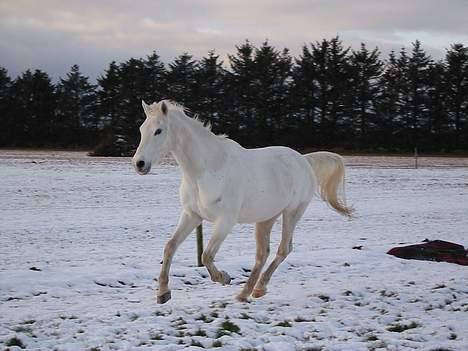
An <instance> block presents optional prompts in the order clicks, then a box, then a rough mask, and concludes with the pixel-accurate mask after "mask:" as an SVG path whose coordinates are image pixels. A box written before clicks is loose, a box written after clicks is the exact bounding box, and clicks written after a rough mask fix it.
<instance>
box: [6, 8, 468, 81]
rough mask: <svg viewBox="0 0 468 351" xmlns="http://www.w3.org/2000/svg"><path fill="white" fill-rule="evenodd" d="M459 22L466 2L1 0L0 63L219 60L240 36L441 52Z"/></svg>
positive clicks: (51, 65)
mask: <svg viewBox="0 0 468 351" xmlns="http://www.w3.org/2000/svg"><path fill="white" fill-rule="evenodd" d="M467 23H468V0H285V1H275V0H271V1H267V0H260V1H255V0H250V1H244V0H226V1H224V0H192V1H190V0H167V1H157V0H140V1H137V0H131V1H124V0H103V1H100V0H75V1H67V0H29V1H28V0H0V55H1V56H0V57H1V61H0V66H3V67H5V68H6V69H8V71H9V74H10V76H12V77H15V76H16V75H17V74H19V73H21V72H23V71H24V70H26V69H27V68H40V69H42V70H45V71H46V72H48V73H49V74H50V75H51V76H52V77H53V78H54V79H57V77H58V76H64V75H65V73H66V72H67V71H68V70H69V68H70V66H71V65H72V64H74V63H77V64H79V65H80V67H81V71H82V72H83V73H84V74H86V75H89V76H91V77H92V78H95V77H96V76H98V75H99V74H100V73H102V72H103V71H104V69H105V68H106V67H107V66H108V64H109V62H111V61H112V60H115V61H117V62H122V61H124V60H126V59H128V58H130V57H144V56H146V55H148V54H150V53H151V52H152V51H153V50H155V51H156V52H157V53H158V54H159V55H160V56H161V58H162V60H163V61H164V62H166V63H167V62H170V61H171V60H172V59H173V58H174V57H175V56H177V55H179V54H181V53H183V52H188V53H190V54H193V55H195V57H196V58H199V57H202V56H204V55H206V54H207V52H208V51H209V50H212V49H214V50H216V52H217V53H218V54H220V55H221V56H222V57H224V58H225V57H226V54H227V53H235V45H238V44H241V43H242V42H243V41H244V40H245V39H249V40H250V41H251V42H252V43H254V44H255V45H259V44H261V43H262V42H263V41H264V40H265V39H268V40H269V42H270V43H271V44H272V45H274V46H275V47H277V48H278V49H282V48H284V47H287V48H289V49H290V50H291V52H292V54H293V55H296V54H298V53H299V52H300V49H301V47H302V45H304V44H305V43H310V42H315V41H316V40H321V39H322V38H331V37H333V36H335V35H340V37H341V38H342V39H343V41H344V44H345V45H346V46H351V47H353V48H355V49H358V48H359V45H360V43H361V42H364V43H366V44H367V45H368V46H369V47H374V46H378V47H379V49H380V50H381V51H382V52H383V53H384V54H385V56H386V54H387V53H388V52H389V50H391V49H395V50H399V49H400V48H401V47H402V46H406V47H408V48H409V47H410V46H411V42H413V41H414V40H415V39H419V40H421V42H422V45H423V48H424V49H426V51H427V52H428V53H429V54H431V55H432V56H433V57H434V58H441V57H443V55H444V53H445V49H446V48H448V47H449V46H450V44H451V43H455V42H461V43H463V44H465V45H468V25H467ZM385 56H384V57H385Z"/></svg>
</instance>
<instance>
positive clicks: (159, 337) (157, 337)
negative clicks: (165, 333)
mask: <svg viewBox="0 0 468 351" xmlns="http://www.w3.org/2000/svg"><path fill="white" fill-rule="evenodd" d="M149 337H150V339H151V340H162V339H163V337H162V335H161V334H160V333H155V332H151V333H150V336H149Z"/></svg>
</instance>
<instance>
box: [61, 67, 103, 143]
mask: <svg viewBox="0 0 468 351" xmlns="http://www.w3.org/2000/svg"><path fill="white" fill-rule="evenodd" d="M88 80H89V78H88V77H85V76H83V75H82V74H81V72H80V68H79V66H78V65H73V66H72V67H71V69H70V72H69V73H67V76H66V78H65V79H63V78H61V79H60V81H59V83H58V85H57V99H58V105H57V119H58V123H59V124H60V127H61V129H62V132H61V137H62V138H63V140H62V144H63V145H73V144H75V145H86V144H88V143H89V142H93V141H92V140H87V139H88V138H90V137H92V136H93V135H94V136H96V134H97V131H98V129H99V123H98V121H97V118H96V114H95V99H96V92H95V86H94V85H92V84H90V83H89V81H88ZM94 142H96V141H95V140H94Z"/></svg>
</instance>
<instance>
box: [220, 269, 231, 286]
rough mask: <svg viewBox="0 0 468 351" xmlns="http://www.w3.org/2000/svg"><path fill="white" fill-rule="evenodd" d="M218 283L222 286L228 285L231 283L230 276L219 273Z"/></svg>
mask: <svg viewBox="0 0 468 351" xmlns="http://www.w3.org/2000/svg"><path fill="white" fill-rule="evenodd" d="M220 283H221V284H223V285H229V284H230V283H231V276H230V275H229V274H227V273H226V272H224V271H221V280H220Z"/></svg>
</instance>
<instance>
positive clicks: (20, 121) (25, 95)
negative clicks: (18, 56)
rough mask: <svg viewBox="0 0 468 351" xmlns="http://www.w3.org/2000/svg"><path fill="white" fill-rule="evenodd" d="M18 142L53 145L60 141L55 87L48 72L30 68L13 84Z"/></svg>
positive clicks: (16, 143) (16, 137)
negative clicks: (56, 116)
mask: <svg viewBox="0 0 468 351" xmlns="http://www.w3.org/2000/svg"><path fill="white" fill-rule="evenodd" d="M11 92H12V113H13V115H14V122H15V125H14V135H15V139H14V145H18V146H50V145H56V144H57V143H58V140H57V139H58V134H59V130H60V128H59V126H58V123H57V121H56V118H55V108H56V104H57V103H56V95H55V88H54V86H53V85H52V83H51V80H50V78H49V76H48V75H47V73H45V72H42V71H40V70H35V71H34V72H31V71H30V70H27V71H26V72H24V73H23V74H22V75H21V76H19V77H18V78H17V79H16V80H15V81H14V82H13V85H12V88H11Z"/></svg>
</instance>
